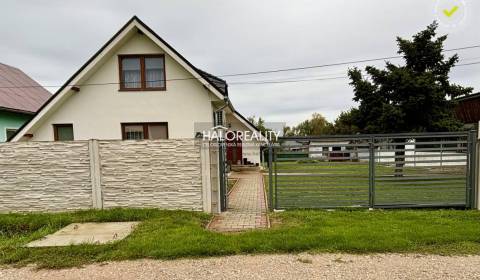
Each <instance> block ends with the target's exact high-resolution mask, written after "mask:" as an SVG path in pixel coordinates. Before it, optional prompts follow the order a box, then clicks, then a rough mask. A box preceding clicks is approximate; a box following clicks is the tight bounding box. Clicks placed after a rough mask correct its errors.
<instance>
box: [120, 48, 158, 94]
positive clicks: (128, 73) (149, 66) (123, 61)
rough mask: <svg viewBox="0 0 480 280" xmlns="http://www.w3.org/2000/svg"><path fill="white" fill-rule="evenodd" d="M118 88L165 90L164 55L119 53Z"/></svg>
mask: <svg viewBox="0 0 480 280" xmlns="http://www.w3.org/2000/svg"><path fill="white" fill-rule="evenodd" d="M119 66H120V90H165V89H166V83H165V82H166V81H165V56H164V55H162V54H161V55H120V56H119Z"/></svg>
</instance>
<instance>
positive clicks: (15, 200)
mask: <svg viewBox="0 0 480 280" xmlns="http://www.w3.org/2000/svg"><path fill="white" fill-rule="evenodd" d="M208 149H209V148H208V145H202V143H200V142H198V141H196V140H194V139H179V140H142V141H118V140H112V141H104V140H90V141H74V142H17V143H2V144H0V212H15V211H66V210H78V209H88V208H112V207H156V208H165V209H187V210H199V211H201V210H204V211H208V212H216V211H217V208H218V207H217V204H216V203H214V202H215V201H217V198H216V197H213V198H212V194H213V195H215V196H217V193H216V191H217V189H216V184H214V183H215V180H216V177H215V176H214V177H213V178H212V175H211V173H212V172H211V166H210V165H211V164H210V162H211V161H210V156H211V151H209V150H208ZM212 182H213V183H212Z"/></svg>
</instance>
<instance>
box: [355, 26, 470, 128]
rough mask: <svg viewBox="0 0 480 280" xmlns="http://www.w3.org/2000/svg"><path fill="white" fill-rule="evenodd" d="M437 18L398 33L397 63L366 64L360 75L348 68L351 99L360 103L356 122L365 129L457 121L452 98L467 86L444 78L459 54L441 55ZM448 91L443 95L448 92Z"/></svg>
mask: <svg viewBox="0 0 480 280" xmlns="http://www.w3.org/2000/svg"><path fill="white" fill-rule="evenodd" d="M437 27H438V24H437V23H436V22H434V23H432V24H431V25H429V26H428V27H427V29H426V30H424V31H421V32H419V33H418V34H416V35H414V36H413V40H406V39H402V38H400V37H397V44H398V47H399V50H398V53H399V54H401V55H402V56H403V59H404V60H405V64H404V65H402V66H399V65H394V64H393V63H390V62H386V67H385V69H378V68H376V67H373V66H367V67H366V68H365V72H366V73H367V75H368V76H369V77H368V78H364V77H363V76H362V72H361V71H360V70H359V69H357V68H354V69H351V70H349V73H348V75H349V77H350V79H351V82H350V85H352V86H353V88H354V93H355V97H354V98H353V99H354V100H355V101H357V102H359V103H360V106H359V107H358V109H357V110H358V114H357V112H355V114H356V117H357V118H356V120H355V125H356V126H357V127H358V128H359V129H360V131H361V132H364V133H389V132H424V131H430V132H435V131H454V130H458V129H460V128H461V126H462V124H461V123H460V122H459V121H458V120H457V119H456V118H455V116H454V113H453V108H454V106H455V102H454V100H453V99H454V98H455V97H457V96H461V95H468V94H470V93H471V92H472V90H473V89H472V88H470V87H461V86H459V85H456V84H452V83H450V81H449V76H448V74H449V72H450V70H451V68H452V67H454V65H455V63H457V62H458V55H456V54H455V55H453V56H452V57H450V58H445V56H444V55H443V43H444V41H445V40H446V39H447V36H446V35H445V36H440V37H436V29H437ZM447 97H448V98H447Z"/></svg>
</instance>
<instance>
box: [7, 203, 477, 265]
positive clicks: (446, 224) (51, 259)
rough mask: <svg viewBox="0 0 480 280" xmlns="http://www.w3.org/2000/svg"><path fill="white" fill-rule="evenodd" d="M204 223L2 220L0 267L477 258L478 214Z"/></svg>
mask: <svg viewBox="0 0 480 280" xmlns="http://www.w3.org/2000/svg"><path fill="white" fill-rule="evenodd" d="M209 219H210V216H209V215H207V214H203V213H198V212H187V211H162V210H148V209H147V210H140V209H137V210H133V209H114V210H108V211H93V210H92V211H83V212H76V213H58V214H28V215H19V214H5V215H0V232H1V234H0V264H10V265H18V266H22V265H26V264H29V263H35V264H37V265H38V266H39V267H42V268H61V267H71V266H80V265H83V264H87V263H92V262H102V261H115V260H129V259H139V258H154V259H174V258H186V257H193V258H195V257H205V256H223V255H233V254H257V253H292V252H303V251H308V252H314V253H315V252H316V253H318V252H348V253H380V252H382V253H383V252H396V253H407V252H415V253H435V254H453V255H457V254H480V212H478V211H460V210H422V211H415V210H391V211H381V210H376V211H367V210H355V211H349V210H338V211H333V212H328V211H314V210H311V211H309V210H303V211H300V210H298V211H286V212H283V213H275V214H272V224H273V227H272V228H271V229H268V230H257V231H250V232H245V233H236V234H221V233H216V232H210V231H208V230H206V229H205V225H206V224H207V223H208V221H209ZM135 220H139V221H143V222H142V223H141V224H140V225H139V226H138V227H137V229H135V231H134V232H133V233H132V234H131V235H130V236H129V237H127V238H126V239H124V240H122V241H119V242H117V243H113V244H109V245H99V246H94V245H80V246H70V247H57V248H24V247H22V246H23V245H25V244H26V243H28V242H29V241H31V240H34V239H37V238H39V237H41V236H44V235H46V234H49V233H52V232H54V231H56V230H58V229H60V228H61V227H63V226H65V225H67V224H69V223H71V222H87V221H96V222H102V221H104V222H105V221H135Z"/></svg>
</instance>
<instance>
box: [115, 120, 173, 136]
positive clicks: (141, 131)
mask: <svg viewBox="0 0 480 280" xmlns="http://www.w3.org/2000/svg"><path fill="white" fill-rule="evenodd" d="M121 125H122V139H123V140H142V139H150V140H155V139H168V123H158V122H155V123H122V124H121Z"/></svg>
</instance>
